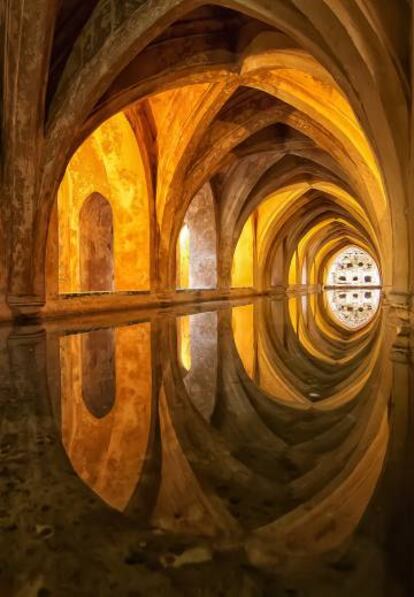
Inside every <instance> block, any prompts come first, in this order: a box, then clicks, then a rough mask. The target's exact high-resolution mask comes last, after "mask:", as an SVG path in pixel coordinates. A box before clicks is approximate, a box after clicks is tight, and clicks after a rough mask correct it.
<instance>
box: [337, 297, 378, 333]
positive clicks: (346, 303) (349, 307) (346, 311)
mask: <svg viewBox="0 0 414 597" xmlns="http://www.w3.org/2000/svg"><path fill="white" fill-rule="evenodd" d="M326 296H327V304H328V308H329V311H330V312H331V315H333V317H334V319H336V320H337V321H338V322H339V323H341V324H342V325H345V326H346V327H348V328H350V329H356V328H359V327H361V326H363V325H365V324H367V323H368V322H369V321H370V320H371V319H372V318H373V317H374V315H375V313H376V312H377V310H378V306H379V302H380V297H381V294H380V290H379V289H378V288H375V289H372V290H329V291H327V293H326Z"/></svg>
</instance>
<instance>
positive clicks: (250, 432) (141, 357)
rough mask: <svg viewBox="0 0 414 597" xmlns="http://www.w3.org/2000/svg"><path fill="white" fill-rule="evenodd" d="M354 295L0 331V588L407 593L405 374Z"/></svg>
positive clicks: (377, 317) (386, 333)
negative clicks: (333, 298)
mask: <svg viewBox="0 0 414 597" xmlns="http://www.w3.org/2000/svg"><path fill="white" fill-rule="evenodd" d="M364 292H365V295H363V296H362V298H361V296H358V297H355V296H350V297H347V296H344V292H343V291H341V293H342V294H341V296H338V299H337V301H336V303H335V300H334V301H333V300H332V297H331V298H327V297H325V296H323V295H313V296H305V295H304V296H300V297H290V298H288V299H283V300H282V299H279V300H271V299H257V300H255V301H253V302H250V303H249V302H248V301H244V302H239V303H234V304H229V303H220V304H212V303H208V304H203V305H198V306H197V307H192V308H189V307H186V308H184V307H183V308H178V307H177V308H171V309H164V310H162V311H148V312H144V311H141V312H138V313H131V312H124V313H118V314H111V315H108V314H107V315H99V316H96V317H94V318H89V319H82V318H77V319H67V320H61V321H60V322H50V323H48V324H46V325H45V326H42V327H41V326H25V327H20V328H19V327H16V328H7V327H3V328H1V329H0V385H1V436H0V491H1V503H0V554H1V561H0V595H4V596H9V595H10V596H14V595H16V596H26V595H27V596H36V595H38V596H47V595H53V596H54V595H57V596H59V597H60V596H66V595H68V596H69V595H99V596H101V595H102V596H106V595H122V596H123V595H126V596H127V595H130V596H138V595H145V596H152V595H154V596H162V595H168V596H170V595H172V596H177V597H178V596H187V595H188V596H191V597H192V596H203V597H204V596H210V595H211V596H220V595H222V596H227V595H228V596H232V595H235V596H243V597H244V596H246V597H250V596H261V595H264V596H267V595H268V596H275V597H279V596H310V597H323V596H327V597H331V596H334V595H335V596H343V597H345V596H348V595H352V596H355V597H356V596H364V597H365V596H371V595H372V596H374V595H375V596H376V597H377V596H381V595H384V596H388V595H390V596H405V595H407V596H408V595H412V594H413V587H414V585H413V582H412V580H413V579H412V554H413V551H412V541H413V533H412V530H413V525H412V523H413V511H412V504H413V481H412V479H413V450H412V430H411V427H412V426H411V420H410V417H411V410H412V405H411V400H412V377H413V368H412V364H411V360H410V355H409V354H406V353H405V352H404V350H401V349H398V348H396V342H395V340H396V330H395V329H394V326H393V325H392V324H391V322H390V319H389V318H388V317H387V312H386V307H382V306H381V305H380V306H379V307H378V301H377V302H376V303H375V304H374V306H372V303H370V301H371V299H372V297H371V296H369V292H368V294H367V291H366V290H365V291H364ZM335 304H337V305H338V308H336V307H335ZM369 304H371V306H369ZM332 305H334V307H332ZM329 309H330V310H331V312H330V314H329ZM332 309H333V310H332ZM354 312H355V313H354ZM344 313H345V315H344ZM338 314H339V315H338ZM347 321H348V323H349V321H351V323H350V325H347Z"/></svg>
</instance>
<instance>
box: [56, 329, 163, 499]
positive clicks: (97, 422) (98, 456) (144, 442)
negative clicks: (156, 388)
mask: <svg viewBox="0 0 414 597" xmlns="http://www.w3.org/2000/svg"><path fill="white" fill-rule="evenodd" d="M107 331H108V330H98V331H90V332H88V333H87V334H72V335H68V336H64V337H62V338H61V339H60V374H61V412H62V443H63V446H64V448H65V450H66V453H67V455H68V457H69V460H70V462H71V464H72V466H73V468H74V470H75V471H76V473H77V474H78V475H79V477H80V478H81V479H82V480H83V481H84V483H85V484H86V485H87V486H88V487H90V488H91V489H92V490H93V491H94V492H95V493H96V494H98V495H99V496H100V497H101V498H102V499H103V500H104V501H105V502H107V503H108V504H109V505H110V506H111V507H113V508H116V509H117V510H124V509H125V508H126V507H127V505H128V504H129V502H130V500H131V497H132V496H133V494H134V491H135V490H136V488H137V485H138V483H139V482H140V479H141V475H142V472H143V470H144V466H145V465H146V463H148V459H147V451H148V449H149V445H150V443H151V442H152V439H153V425H154V420H155V419H154V410H153V400H152V374H151V345H150V334H151V330H150V324H149V323H140V324H138V325H132V326H127V327H125V328H117V329H115V330H113V331H112V330H109V332H112V334H113V336H112V337H111V336H110V333H108V334H106V332H107ZM97 334H98V336H97ZM88 336H89V340H88V338H87V337H88ZM112 342H113V344H112ZM112 346H113V347H114V348H115V350H114V351H113V352H112V351H111V349H112ZM85 347H87V349H86V350H87V351H88V352H89V355H90V357H89V358H99V359H100V360H103V361H104V362H102V363H101V364H98V363H97V364H96V366H95V365H93V364H92V367H91V366H90V363H89V362H88V361H86V363H87V364H88V370H87V371H85V370H84V367H85ZM91 348H92V351H91V350H90V349H91ZM105 361H106V362H105ZM94 367H95V368H94ZM98 370H99V371H100V372H101V373H100V375H102V381H104V383H103V384H102V387H99V380H93V379H92V375H93V371H95V372H96V371H98ZM112 372H113V378H111V375H112ZM115 372H116V373H115ZM105 375H107V376H109V378H108V377H107V379H106V380H104V377H105ZM85 381H86V386H85ZM115 381H116V387H115ZM112 382H113V384H114V393H115V395H114V403H113V404H112V405H110V404H109V403H104V404H101V403H99V400H100V398H101V397H102V396H103V393H104V391H105V392H106V391H107V390H108V388H109V389H110V388H111V385H112ZM93 392H96V394H93Z"/></svg>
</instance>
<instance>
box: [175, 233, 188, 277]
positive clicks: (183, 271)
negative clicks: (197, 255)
mask: <svg viewBox="0 0 414 597" xmlns="http://www.w3.org/2000/svg"><path fill="white" fill-rule="evenodd" d="M177 281H178V288H189V286H190V229H189V227H188V226H187V224H184V226H183V227H182V228H181V230H180V234H179V236H178V243H177Z"/></svg>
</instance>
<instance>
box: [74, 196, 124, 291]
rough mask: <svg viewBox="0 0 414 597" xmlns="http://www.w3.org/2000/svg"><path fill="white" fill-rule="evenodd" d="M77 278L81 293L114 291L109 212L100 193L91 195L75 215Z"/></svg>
mask: <svg viewBox="0 0 414 597" xmlns="http://www.w3.org/2000/svg"><path fill="white" fill-rule="evenodd" d="M79 278H80V290H81V291H82V292H94V291H104V290H107V291H113V290H114V279H115V268H114V226H113V215H112V208H111V204H110V203H109V201H108V200H107V199H105V197H103V196H102V195H101V194H100V193H92V195H90V196H89V197H88V198H87V199H86V201H85V203H84V204H83V206H82V208H81V210H80V212H79Z"/></svg>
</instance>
